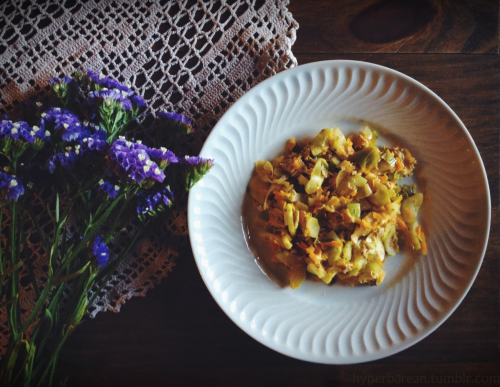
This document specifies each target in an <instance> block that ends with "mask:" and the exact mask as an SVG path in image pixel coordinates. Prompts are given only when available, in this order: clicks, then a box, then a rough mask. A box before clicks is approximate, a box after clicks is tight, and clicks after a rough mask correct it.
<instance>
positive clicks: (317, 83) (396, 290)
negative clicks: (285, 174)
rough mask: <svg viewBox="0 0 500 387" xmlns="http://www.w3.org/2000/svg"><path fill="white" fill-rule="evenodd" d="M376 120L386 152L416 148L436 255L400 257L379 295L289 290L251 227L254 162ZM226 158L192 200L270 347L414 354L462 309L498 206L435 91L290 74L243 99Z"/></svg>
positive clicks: (401, 78) (327, 66) (208, 151)
mask: <svg viewBox="0 0 500 387" xmlns="http://www.w3.org/2000/svg"><path fill="white" fill-rule="evenodd" d="M365 123H368V124H369V125H371V126H372V127H374V128H376V129H377V130H378V131H379V132H380V133H381V140H382V141H381V142H382V143H386V144H393V145H398V144H399V145H403V146H406V147H408V148H409V149H410V150H411V152H412V154H413V155H414V156H415V157H416V158H417V160H419V165H418V173H417V175H416V177H415V180H416V182H417V184H418V186H419V190H420V191H423V192H424V194H425V195H429V196H430V200H429V201H427V202H425V203H424V207H423V209H422V215H421V223H422V224H423V229H424V230H425V232H426V235H427V240H428V249H429V251H428V254H427V255H426V256H421V255H419V254H411V253H408V252H406V253H405V252H403V253H400V254H398V255H397V256H396V257H388V260H387V264H386V271H387V274H386V278H385V280H384V282H383V283H382V284H381V285H380V286H378V287H350V286H343V285H341V284H339V282H337V283H336V284H335V285H333V286H325V285H323V284H322V283H312V282H306V283H304V284H303V285H302V286H301V287H300V288H298V289H296V290H292V289H281V288H279V287H278V286H277V285H276V284H275V283H273V282H271V281H270V280H269V279H268V278H267V277H266V276H265V275H264V274H263V273H262V272H261V270H260V269H259V267H258V266H257V264H256V263H255V260H254V256H253V255H252V253H251V252H250V251H249V249H248V246H247V243H246V239H245V233H244V231H243V226H242V219H241V205H242V200H243V195H244V193H245V189H246V186H247V183H248V180H249V178H250V175H251V172H252V169H253V165H254V162H255V161H257V160H260V159H269V158H272V157H275V156H277V155H278V154H279V153H280V152H281V151H282V150H283V149H284V144H285V141H286V140H287V139H289V138H291V137H296V138H302V137H311V136H314V135H315V134H316V133H318V132H319V131H320V130H321V129H323V128H326V127H335V126H339V127H340V129H341V130H342V131H343V132H344V133H346V134H348V133H350V132H352V131H357V130H360V129H362V128H363V126H364V124H365ZM201 156H202V157H208V158H213V159H215V165H214V167H213V168H212V170H211V171H210V173H209V174H208V175H207V176H206V177H205V178H204V179H203V180H202V181H201V182H199V183H198V184H197V185H196V186H195V187H194V188H193V189H192V190H191V193H190V195H189V208H188V224H189V232H190V238H191V245H192V248H193V252H194V256H195V259H196V263H197V265H198V268H199V271H200V273H201V276H202V277H203V280H204V281H205V283H206V285H207V288H208V289H209V291H210V292H211V294H212V296H213V297H214V299H215V300H216V301H217V303H218V304H219V306H220V307H221V308H222V309H223V310H224V312H225V313H226V314H227V315H228V316H229V317H230V318H231V319H232V320H233V321H234V322H235V323H236V324H237V325H238V326H239V327H240V328H241V329H243V330H244V331H245V332H246V333H248V334H249V335H250V336H252V337H253V338H255V339H256V340H258V341H260V342H261V343H262V344H264V345H266V346H268V347H270V348H272V349H274V350H276V351H278V352H281V353H283V354H285V355H289V356H292V357H295V358H298V359H303V360H307V361H312V362H318V363H328V364H347V363H360V362H365V361H370V360H375V359H379V358H382V357H385V356H388V355H391V354H394V353H396V352H398V351H401V350H403V349H405V348H407V347H409V346H411V345H412V344H414V343H416V342H418V341H419V340H421V339H422V338H424V337H425V336H427V335H428V334H429V333H431V332H432V331H433V330H435V329H436V328H437V327H438V326H439V325H440V324H441V323H443V321H445V320H446V318H447V317H448V316H449V315H450V314H451V313H452V312H453V310H454V309H455V308H456V307H457V306H458V305H459V304H460V302H461V300H462V299H463V298H464V297H465V295H466V293H467V291H468V290H469V288H470V286H471V285H472V282H473V281H474V278H475V277H476V274H477V272H478V270H479V267H480V265H481V262H482V259H483V256H484V253H485V250H486V244H487V240H488V234H489V228H490V213H491V205H490V197H489V190H488V183H487V179H486V174H485V171H484V167H483V164H482V162H481V158H480V156H479V153H478V151H477V148H476V146H475V145H474V142H473V140H472V139H471V137H470V135H469V133H468V131H467V129H466V128H465V126H464V125H463V124H462V122H461V121H460V119H459V118H458V117H457V116H456V115H455V113H454V112H453V111H452V110H451V109H450V108H449V107H448V106H447V105H446V104H445V103H444V102H443V101H442V100H441V99H440V98H439V97H438V96H436V95H435V94H434V93H433V92H432V91H430V90H429V89H427V88H426V87H425V86H423V85H421V84H420V83H418V82H416V81H415V80H413V79H411V78H409V77H408V76H405V75H403V74H401V73H399V72H396V71H394V70H391V69H388V68H385V67H381V66H378V65H374V64H370V63H365V62H355V61H325V62H317V63H311V64H307V65H303V66H299V67H296V68H294V69H291V70H287V71H285V72H283V73H280V74H278V75H276V76H273V77H272V78H270V79H268V80H266V81H264V82H262V83H261V84H260V85H258V86H257V87H255V88H253V89H252V90H250V91H249V92H248V93H247V94H245V95H244V96H243V97H242V98H241V99H240V100H238V101H237V102H236V103H235V104H234V105H233V106H232V107H231V108H230V109H229V110H228V111H227V113H226V114H225V115H224V116H223V117H222V119H221V120H220V121H219V123H218V124H217V126H216V127H215V128H214V129H213V131H212V133H211V134H210V136H209V137H208V139H207V141H206V143H205V145H204V147H203V150H202V152H201Z"/></svg>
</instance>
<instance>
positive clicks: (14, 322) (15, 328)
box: [7, 202, 20, 340]
mask: <svg viewBox="0 0 500 387" xmlns="http://www.w3.org/2000/svg"><path fill="white" fill-rule="evenodd" d="M16 220H17V202H13V204H12V218H11V225H10V229H11V246H10V250H11V265H12V267H16V266H17V263H18V261H17V258H18V255H17V249H16V247H17V244H16V240H17V234H16V226H17V224H16ZM10 284H11V288H10V297H16V295H17V294H18V293H19V276H18V273H17V270H15V271H13V272H12V274H11V276H10ZM7 309H8V311H7V313H8V317H9V318H8V321H9V326H10V329H11V331H12V336H13V337H14V340H17V338H18V334H19V328H20V326H19V324H20V320H18V319H17V316H18V309H19V305H18V302H17V301H16V302H14V303H13V304H11V305H9V306H8V308H7Z"/></svg>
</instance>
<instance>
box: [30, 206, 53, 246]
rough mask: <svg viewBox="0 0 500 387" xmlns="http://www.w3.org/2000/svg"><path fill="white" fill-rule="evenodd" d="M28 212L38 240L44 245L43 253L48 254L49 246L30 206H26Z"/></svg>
mask: <svg viewBox="0 0 500 387" xmlns="http://www.w3.org/2000/svg"><path fill="white" fill-rule="evenodd" d="M28 211H29V212H30V215H31V219H32V220H33V223H34V224H35V227H36V230H37V231H38V234H39V236H40V239H41V240H42V242H43V244H44V245H45V251H46V252H49V251H50V245H49V243H48V242H47V236H46V235H45V232H44V231H43V229H42V227H40V223H39V222H38V218H37V216H36V215H35V211H34V210H33V207H32V206H28Z"/></svg>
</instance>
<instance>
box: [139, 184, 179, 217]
mask: <svg viewBox="0 0 500 387" xmlns="http://www.w3.org/2000/svg"><path fill="white" fill-rule="evenodd" d="M172 197H173V192H171V191H169V190H168V189H167V188H165V187H157V186H154V187H152V188H150V189H148V190H146V191H145V192H142V193H139V194H137V195H136V198H137V213H138V214H145V213H147V212H150V211H153V210H155V209H157V208H158V207H159V206H160V205H162V204H163V205H165V206H167V207H169V206H170V205H171V204H172V200H171V198H172Z"/></svg>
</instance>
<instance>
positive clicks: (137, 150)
mask: <svg viewBox="0 0 500 387" xmlns="http://www.w3.org/2000/svg"><path fill="white" fill-rule="evenodd" d="M147 150H148V147H147V146H145V145H143V144H142V143H141V142H139V141H137V142H132V141H127V140H125V138H124V137H120V138H119V139H118V140H115V141H114V142H113V144H111V148H110V150H109V152H108V156H109V159H110V160H111V161H112V162H114V163H115V166H114V167H112V168H111V169H112V170H113V171H114V173H115V174H116V175H117V176H118V177H123V175H126V176H128V177H129V178H131V179H132V180H135V181H136V182H137V183H141V182H142V181H143V180H144V179H146V178H151V179H154V180H157V181H159V182H163V180H164V179H165V174H164V172H163V170H161V169H160V168H159V167H158V165H157V164H156V163H155V162H154V161H152V160H151V159H150V157H149V155H148V153H147Z"/></svg>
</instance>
